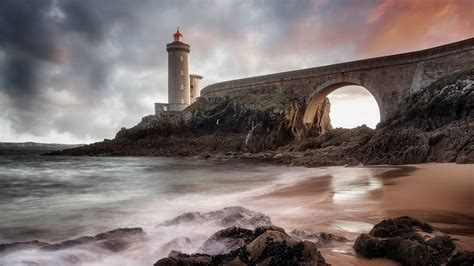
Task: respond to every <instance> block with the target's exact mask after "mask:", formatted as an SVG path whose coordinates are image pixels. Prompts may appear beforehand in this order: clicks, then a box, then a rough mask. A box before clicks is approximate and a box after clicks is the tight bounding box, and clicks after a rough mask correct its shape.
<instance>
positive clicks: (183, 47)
mask: <svg viewBox="0 0 474 266" xmlns="http://www.w3.org/2000/svg"><path fill="white" fill-rule="evenodd" d="M166 51H167V52H168V104H163V103H155V114H161V113H163V112H166V111H168V112H179V111H182V110H184V109H185V108H186V107H188V106H189V105H190V104H191V103H193V102H195V101H196V98H197V97H199V95H200V88H199V80H200V79H202V76H200V75H195V74H192V75H190V74H189V61H188V58H189V52H191V47H190V46H189V44H187V43H185V42H184V38H183V34H182V33H181V32H180V29H179V28H178V29H177V30H176V33H175V34H174V35H173V42H171V43H168V44H167V45H166Z"/></svg>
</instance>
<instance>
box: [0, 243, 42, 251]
mask: <svg viewBox="0 0 474 266" xmlns="http://www.w3.org/2000/svg"><path fill="white" fill-rule="evenodd" d="M47 245H49V243H46V242H41V241H38V240H32V241H24V242H13V243H6V244H0V253H2V252H7V251H8V252H10V251H16V250H25V249H37V248H40V247H44V246H47Z"/></svg>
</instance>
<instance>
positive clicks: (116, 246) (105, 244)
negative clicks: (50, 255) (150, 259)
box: [0, 227, 145, 254]
mask: <svg viewBox="0 0 474 266" xmlns="http://www.w3.org/2000/svg"><path fill="white" fill-rule="evenodd" d="M144 237H145V233H144V232H143V229H142V228H140V227H137V228H119V229H115V230H111V231H107V232H105V233H101V234H97V235H96V236H82V237H78V238H75V239H70V240H66V241H62V242H59V243H52V244H51V243H46V242H41V241H37V240H34V241H25V242H14V243H8V244H0V254H1V253H3V252H12V251H18V250H28V249H37V250H43V251H58V250H63V249H68V248H72V247H75V246H79V245H85V244H91V245H94V246H95V247H99V248H102V249H105V250H108V251H112V252H118V251H121V250H124V249H126V248H128V247H129V245H130V244H131V243H133V242H136V241H141V240H143V239H144Z"/></svg>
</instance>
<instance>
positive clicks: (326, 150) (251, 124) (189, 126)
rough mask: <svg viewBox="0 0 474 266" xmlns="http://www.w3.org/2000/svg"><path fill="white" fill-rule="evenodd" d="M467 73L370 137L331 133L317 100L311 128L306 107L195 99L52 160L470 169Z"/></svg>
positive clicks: (471, 86) (408, 102)
mask: <svg viewBox="0 0 474 266" xmlns="http://www.w3.org/2000/svg"><path fill="white" fill-rule="evenodd" d="M473 90H474V69H471V70H468V71H464V72H459V73H456V74H453V75H450V76H447V77H445V78H442V79H440V80H438V81H436V82H434V83H433V84H431V85H429V86H428V87H426V88H424V89H421V90H420V91H418V92H416V93H413V94H412V95H410V96H409V97H408V98H406V99H405V100H404V101H403V102H402V104H401V105H400V106H399V109H398V110H397V111H396V112H395V113H393V114H391V116H390V117H389V118H388V119H387V120H386V121H384V122H382V123H380V124H379V125H378V126H377V128H376V129H375V130H372V129H369V128H367V127H366V126H360V127H357V128H354V129H332V127H331V124H330V119H329V109H330V103H329V101H328V100H327V99H325V101H323V103H322V104H321V105H320V107H319V109H318V110H317V112H316V116H315V121H314V123H313V124H312V125H304V124H303V116H304V112H305V108H306V107H305V103H304V102H303V101H302V100H301V99H297V98H295V97H293V96H292V95H286V94H278V93H275V92H273V91H272V92H265V91H260V90H257V91H255V92H252V91H250V92H248V93H245V94H236V95H233V96H231V97H227V98H215V99H205V98H203V99H201V100H200V101H197V102H196V103H194V104H193V105H191V106H189V107H188V108H187V109H186V110H185V111H184V112H183V113H182V114H180V115H173V116H168V115H162V116H148V117H145V118H143V120H142V121H141V122H140V123H139V124H138V125H136V126H135V127H133V128H130V129H122V130H120V132H118V133H117V135H116V137H115V139H114V140H105V141H103V142H99V143H95V144H91V145H87V146H83V147H79V148H75V149H69V150H64V151H58V152H53V153H51V154H53V155H54V154H62V155H95V156H108V155H114V156H122V155H130V156H142V155H147V156H195V155H200V156H203V157H211V156H214V157H219V158H245V159H257V160H269V161H276V162H280V163H286V164H292V165H305V166H311V167H317V166H327V165H357V164H360V163H363V164H367V165H371V164H411V163H424V162H457V163H473V162H474V141H473V140H474V139H473V130H474V121H473V118H472V117H473V106H474V95H473Z"/></svg>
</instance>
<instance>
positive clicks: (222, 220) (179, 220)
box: [161, 206, 272, 229]
mask: <svg viewBox="0 0 474 266" xmlns="http://www.w3.org/2000/svg"><path fill="white" fill-rule="evenodd" d="M189 223H193V224H196V223H199V224H203V223H210V224H213V225H217V226H221V227H230V226H238V227H242V228H247V229H255V228H257V227H261V226H269V225H271V224H272V221H271V219H270V217H268V216H266V215H265V214H263V213H260V212H254V211H251V210H249V209H246V208H243V207H240V206H233V207H226V208H223V209H222V210H218V211H212V212H206V213H201V212H187V213H183V214H181V215H178V216H177V217H175V218H173V219H171V220H169V221H166V222H164V223H162V224H161V226H171V225H186V224H189Z"/></svg>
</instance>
